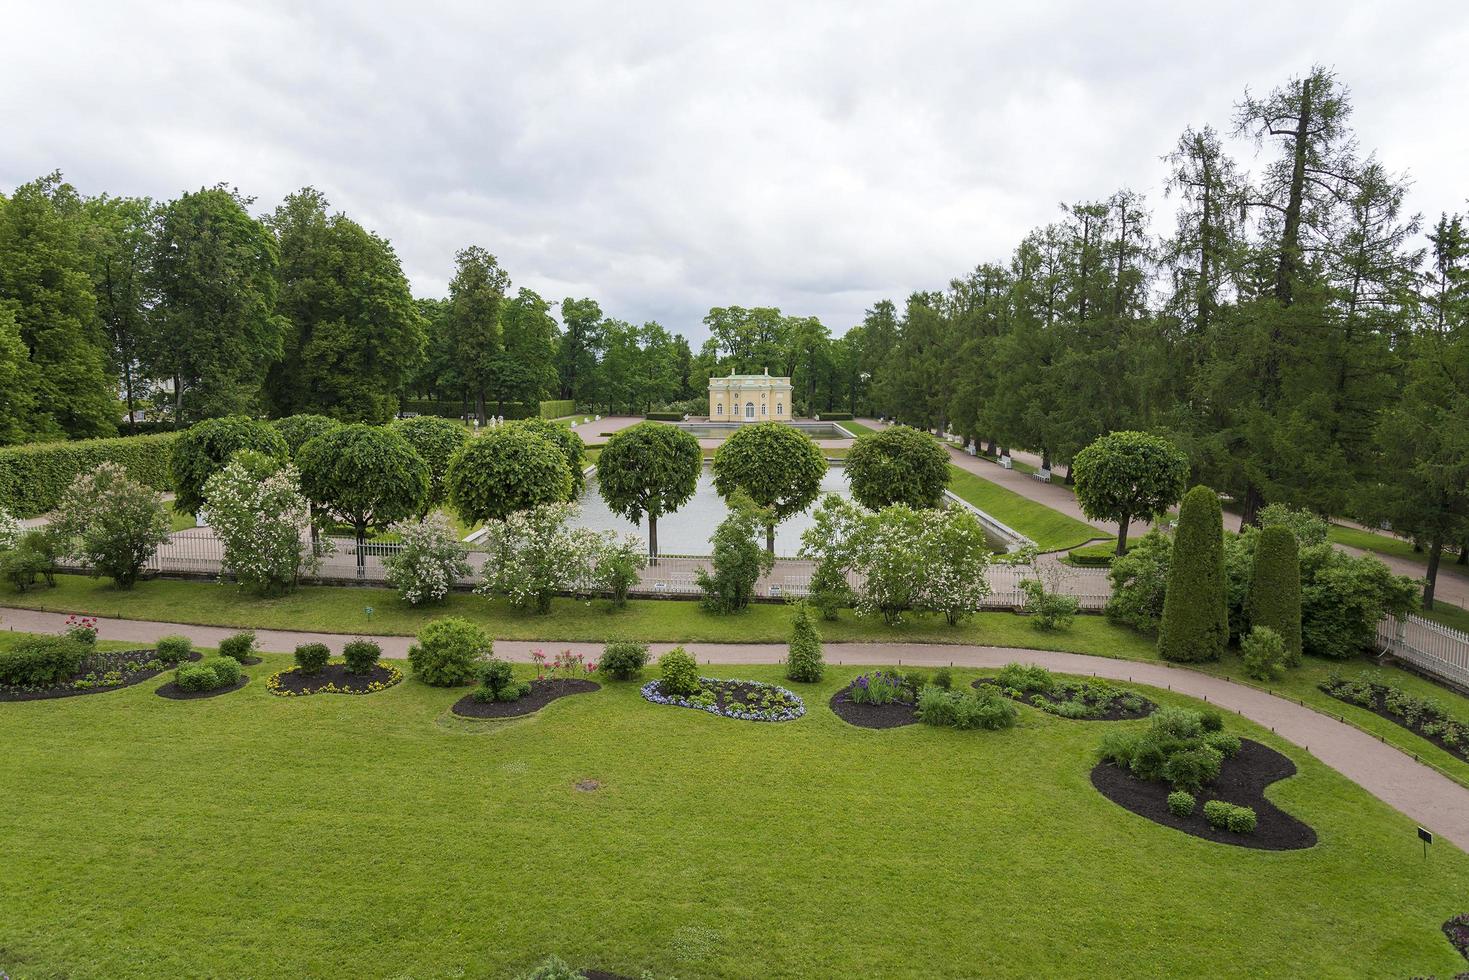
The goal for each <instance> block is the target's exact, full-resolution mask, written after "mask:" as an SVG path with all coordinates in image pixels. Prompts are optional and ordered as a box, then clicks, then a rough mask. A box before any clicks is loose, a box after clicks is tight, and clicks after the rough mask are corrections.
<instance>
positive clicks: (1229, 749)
mask: <svg viewBox="0 0 1469 980" xmlns="http://www.w3.org/2000/svg"><path fill="white" fill-rule="evenodd" d="M1204 744H1205V745H1207V746H1208V747H1209V748H1211V749H1213V750H1214V751H1216V752H1218V753H1219V754H1220V755H1222V756H1224V758H1226V759H1232V758H1234V757H1235V756H1237V755H1239V750H1240V741H1239V736H1238V735H1231V734H1230V733H1229V732H1205V733H1204Z"/></svg>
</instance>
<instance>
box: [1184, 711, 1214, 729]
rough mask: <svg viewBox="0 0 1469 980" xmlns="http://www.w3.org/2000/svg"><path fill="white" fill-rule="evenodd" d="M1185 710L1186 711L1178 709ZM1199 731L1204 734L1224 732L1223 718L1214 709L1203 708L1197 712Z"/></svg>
mask: <svg viewBox="0 0 1469 980" xmlns="http://www.w3.org/2000/svg"><path fill="white" fill-rule="evenodd" d="M1180 710H1187V709H1180ZM1198 716H1199V729H1200V730H1201V731H1206V732H1219V731H1223V730H1224V716H1223V715H1221V714H1220V713H1219V712H1218V711H1217V710H1215V709H1214V708H1205V709H1204V710H1203V711H1200V712H1198Z"/></svg>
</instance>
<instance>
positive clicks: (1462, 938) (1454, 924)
mask: <svg viewBox="0 0 1469 980" xmlns="http://www.w3.org/2000/svg"><path fill="white" fill-rule="evenodd" d="M1443 934H1444V935H1445V936H1448V937H1449V942H1450V943H1452V944H1453V947H1454V948H1455V949H1457V950H1458V951H1459V955H1460V956H1462V957H1464V959H1466V960H1469V912H1466V913H1464V914H1463V915H1456V916H1454V917H1453V918H1452V919H1450V920H1449V921H1447V922H1445V923H1444V924H1443ZM1460 975H1461V976H1462V975H1463V974H1460Z"/></svg>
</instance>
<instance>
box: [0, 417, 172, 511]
mask: <svg viewBox="0 0 1469 980" xmlns="http://www.w3.org/2000/svg"><path fill="white" fill-rule="evenodd" d="M177 437H178V433H176V432H161V433H158V434H157V435H151V436H127V437H120V438H116V439H80V440H77V441H76V442H42V443H33V444H30V445H25V446H6V447H5V448H3V449H0V506H4V508H5V509H6V510H8V511H9V512H10V513H12V514H14V515H16V516H17V517H36V516H38V515H40V514H44V513H46V512H47V511H50V510H54V509H55V508H56V505H57V504H58V503H59V502H60V500H61V494H62V492H63V491H64V490H65V489H66V488H67V487H69V486H71V482H72V481H73V480H74V479H76V478H77V477H78V476H80V475H81V474H83V473H90V472H92V470H94V469H96V468H97V466H98V465H99V464H101V463H108V462H111V463H118V464H120V465H121V466H122V468H123V469H125V470H126V471H127V474H128V476H130V477H132V478H133V479H134V480H137V481H138V482H139V483H143V484H146V485H147V486H150V487H152V488H154V489H155V490H161V491H165V492H166V491H168V490H172V489H173V484H172V481H171V480H170V479H169V472H168V459H169V454H170V453H171V452H172V450H173V443H174V439H176V438H177Z"/></svg>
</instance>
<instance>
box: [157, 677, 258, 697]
mask: <svg viewBox="0 0 1469 980" xmlns="http://www.w3.org/2000/svg"><path fill="white" fill-rule="evenodd" d="M248 683H250V678H249V677H246V676H245V675H244V674H241V675H240V679H239V680H237V681H235V682H234V683H233V684H226V685H225V686H224V687H213V688H210V689H209V690H207V691H185V690H184V689H183V688H181V687H179V686H178V684H177V683H176V682H174V681H169V682H168V683H167V684H164V685H163V686H161V687H159V688H158V690H156V691H154V692H153V693H154V694H157V695H158V696H159V697H160V698H168V700H170V701H201V700H203V699H205V698H217V697H219V696H220V695H221V694H229V693H230V692H232V691H238V690H239V689H240V688H242V687H244V686H245V685H246V684H248Z"/></svg>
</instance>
